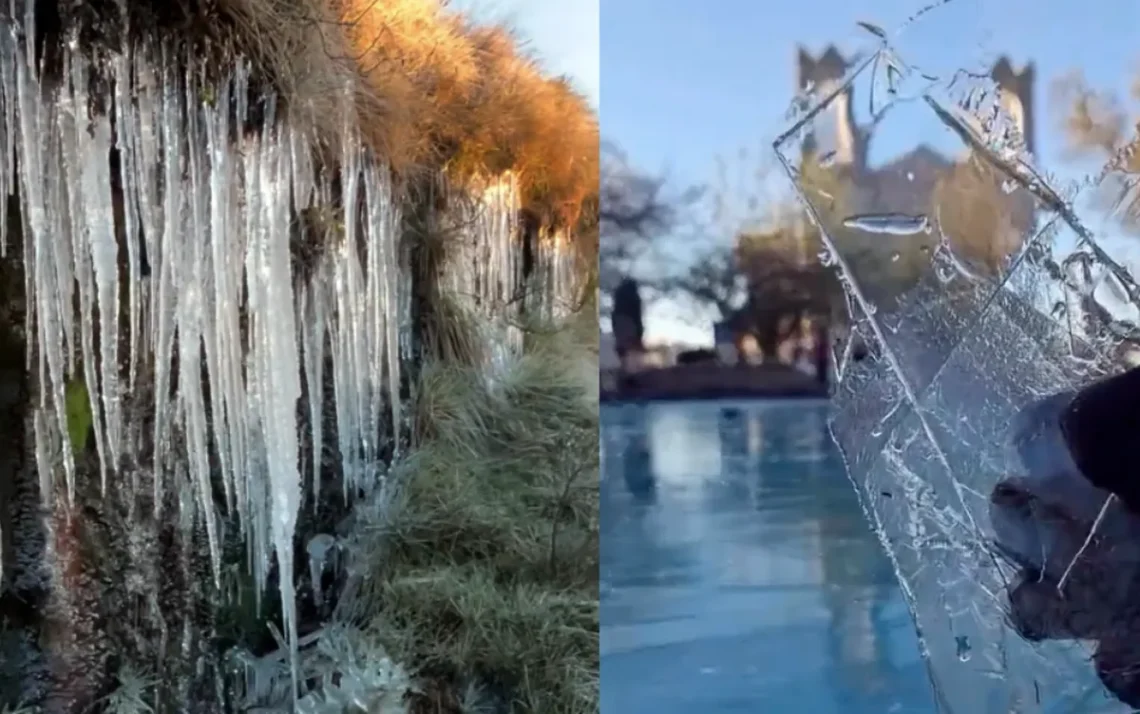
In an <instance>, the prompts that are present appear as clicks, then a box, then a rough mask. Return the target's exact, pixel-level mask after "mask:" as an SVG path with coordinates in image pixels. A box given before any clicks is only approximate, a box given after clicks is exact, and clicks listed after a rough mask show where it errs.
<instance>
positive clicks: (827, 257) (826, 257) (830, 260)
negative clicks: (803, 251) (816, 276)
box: [818, 247, 835, 268]
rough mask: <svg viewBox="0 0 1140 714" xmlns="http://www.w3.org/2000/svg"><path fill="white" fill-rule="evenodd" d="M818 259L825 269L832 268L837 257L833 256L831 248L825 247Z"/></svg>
mask: <svg viewBox="0 0 1140 714" xmlns="http://www.w3.org/2000/svg"><path fill="white" fill-rule="evenodd" d="M818 257H819V264H820V265H822V266H823V267H825V268H830V267H831V266H833V265H835V256H834V255H832V253H831V249H830V248H827V247H825V248H824V249H823V250H821V251H819V256H818Z"/></svg>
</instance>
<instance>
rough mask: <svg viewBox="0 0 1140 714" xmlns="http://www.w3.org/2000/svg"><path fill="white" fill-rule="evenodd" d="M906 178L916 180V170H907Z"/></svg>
mask: <svg viewBox="0 0 1140 714" xmlns="http://www.w3.org/2000/svg"><path fill="white" fill-rule="evenodd" d="M906 180H907V181H914V172H913V171H907V172H906Z"/></svg>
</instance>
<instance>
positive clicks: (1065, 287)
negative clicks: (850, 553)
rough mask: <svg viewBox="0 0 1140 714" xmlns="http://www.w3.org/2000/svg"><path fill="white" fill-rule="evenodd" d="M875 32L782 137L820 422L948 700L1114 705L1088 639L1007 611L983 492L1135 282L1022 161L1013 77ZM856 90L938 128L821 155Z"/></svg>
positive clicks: (1107, 346) (1092, 532)
mask: <svg viewBox="0 0 1140 714" xmlns="http://www.w3.org/2000/svg"><path fill="white" fill-rule="evenodd" d="M935 14H936V13H933V12H932V13H931V15H932V16H933V15H935ZM929 22H930V23H934V24H935V25H936V24H937V22H938V21H937V20H934V19H931V20H929ZM880 37H881V38H883V39H881V42H879V44H878V46H877V47H875V48H874V50H873V51H872V52H870V53H869V54H867V55H864V58H863V59H862V60H861V61H860V62H858V63H857V64H853V65H852V67H851V68H850V71H849V73H848V74H847V76H846V77H844V78H843V80H842V81H840V82H836V83H834V84H833V86H830V87H829V88H828V91H827V92H821V93H820V94H819V95H817V96H815V97H812V98H811V101H808V102H803V103H802V104H803V106H802V107H800V108H798V109H797V110H796V114H797V116H796V117H795V120H794V123H793V125H792V126H791V127H790V128H789V129H788V130H787V132H785V133H784V135H783V136H782V137H781V138H780V139H779V140H778V141H777V143H776V149H777V152H778V154H779V157H780V159H781V161H782V162H783V164H784V167H785V168H786V169H787V172H788V175H789V177H790V178H791V179H792V180H793V181H794V182H795V183H796V187H797V189H798V192H799V194H800V197H801V198H802V199H803V201H804V203H805V207H806V209H807V212H808V219H809V220H811V221H813V222H815V223H816V224H818V225H819V227H820V228H821V229H822V231H823V233H824V245H825V250H824V252H823V254H822V255H821V256H820V257H821V260H823V261H824V262H825V263H826V264H829V265H831V266H833V267H835V269H836V270H837V272H838V273H839V275H840V278H841V280H842V281H843V285H844V287H845V290H846V296H847V307H848V315H849V321H850V327H851V335H850V336H849V337H846V338H845V339H844V341H843V342H840V343H839V344H837V345H835V365H836V370H835V371H836V380H835V381H836V383H835V386H834V399H835V407H834V412H833V418H832V431H833V434H834V436H835V438H836V440H837V442H838V444H839V446H840V447H841V449H842V451H843V453H844V456H845V458H846V462H847V466H848V470H849V474H850V477H851V479H852V480H853V482H854V484H855V486H856V489H857V491H858V492H859V494H860V496H861V499H862V502H863V506H864V509H865V512H866V514H867V516H868V518H869V519H870V520H871V521H872V523H873V524H874V526H875V528H876V529H877V532H878V534H879V536H880V538H881V540H882V542H883V545H884V547H885V548H886V550H887V552H888V553H889V554H890V556H891V558H892V559H893V561H894V565H895V568H896V570H897V573H898V576H899V580H900V583H901V585H902V588H903V591H904V594H905V596H906V598H907V599H908V601H909V604H910V607H911V610H912V613H913V615H914V618H915V622H916V626H917V629H918V631H919V634H920V638H921V644H922V647H923V650H924V653H925V655H926V657H927V659H928V662H929V671H930V675H931V681H932V683H933V686H934V688H935V691H936V695H937V698H938V700H939V703H940V706H941V707H942V709H943V710H944V711H946V712H956V713H964V712H972V713H977V714H999V713H1005V712H1019V713H1020V714H1026V713H1029V712H1061V711H1065V712H1078V711H1079V712H1082V714H1083V713H1085V712H1118V711H1126V710H1127V709H1126V708H1125V707H1124V706H1123V705H1122V704H1120V703H1119V702H1117V701H1115V700H1114V698H1113V697H1111V696H1106V693H1105V691H1104V688H1103V687H1102V685H1101V683H1100V682H1099V681H1098V678H1097V675H1096V673H1095V672H1094V671H1093V667H1091V666H1090V665H1089V657H1090V650H1089V648H1088V647H1087V646H1086V645H1082V644H1080V643H1078V642H1076V641H1074V640H1071V639H1070V640H1068V641H1058V640H1049V641H1044V642H1040V643H1036V644H1030V643H1028V642H1027V641H1026V640H1024V639H1023V638H1022V637H1021V636H1019V634H1018V633H1017V632H1015V631H1013V630H1012V629H1010V628H1009V627H1008V626H1007V618H1006V615H1007V613H1008V612H1009V607H1010V605H1009V597H1008V594H1009V590H1010V587H1011V586H1012V585H1013V584H1014V583H1013V581H1014V579H1015V577H1016V575H1017V574H1016V572H1015V571H1016V568H1015V567H1014V566H1013V565H1012V564H1011V563H1010V562H1009V561H1008V560H1007V559H1006V558H1004V557H1003V556H1002V554H1000V553H998V552H996V551H995V549H994V548H993V547H992V542H993V540H994V538H995V533H994V529H993V525H992V523H991V520H990V500H991V493H992V492H993V490H994V487H995V485H996V484H998V483H999V482H1000V481H1002V480H1003V479H1006V478H1007V477H1009V476H1012V475H1016V474H1017V471H1018V469H1023V468H1024V464H1022V463H1021V462H1020V461H1019V460H1018V459H1017V458H1016V455H1015V454H1012V453H1011V451H1012V450H1011V449H1010V447H1009V430H1010V425H1011V424H1014V423H1015V421H1016V420H1015V417H1016V415H1017V414H1018V413H1019V412H1020V411H1021V410H1022V409H1023V408H1024V407H1026V406H1027V405H1029V404H1031V403H1032V402H1034V401H1036V400H1038V399H1041V398H1044V397H1048V396H1049V395H1053V394H1056V393H1059V392H1063V391H1065V390H1070V389H1073V388H1075V387H1077V386H1079V385H1081V384H1085V383H1087V382H1088V381H1090V380H1091V379H1094V378H1096V377H1098V376H1100V375H1103V374H1106V373H1111V372H1115V371H1118V370H1119V369H1120V365H1119V363H1118V360H1119V359H1120V357H1121V355H1122V354H1123V353H1124V351H1125V350H1124V347H1125V346H1126V345H1127V344H1128V339H1127V338H1133V337H1134V336H1135V335H1136V334H1137V333H1136V331H1137V328H1138V327H1140V324H1138V322H1140V321H1138V320H1137V317H1138V316H1140V299H1138V298H1140V290H1138V289H1137V284H1136V281H1135V279H1134V277H1133V276H1132V275H1131V274H1130V273H1129V271H1128V270H1126V269H1125V268H1124V267H1123V265H1124V262H1123V259H1122V258H1121V256H1120V251H1119V249H1118V248H1119V246H1117V245H1116V244H1114V243H1112V242H1111V241H1106V240H1100V239H1098V238H1097V237H1095V236H1094V235H1093V234H1092V233H1091V231H1089V230H1088V229H1087V228H1086V227H1085V224H1084V223H1083V222H1082V221H1081V219H1080V217H1079V216H1078V215H1077V208H1075V207H1076V206H1078V205H1079V202H1078V199H1079V198H1080V196H1079V195H1077V194H1076V193H1073V192H1068V191H1066V190H1064V189H1063V188H1062V187H1060V186H1059V185H1058V182H1057V181H1056V180H1055V179H1052V178H1050V177H1049V176H1048V175H1047V174H1045V173H1044V172H1043V171H1042V170H1041V169H1040V168H1038V167H1036V165H1035V164H1034V161H1033V158H1032V157H1031V156H1030V155H1029V153H1028V152H1027V151H1026V148H1025V146H1026V140H1027V139H1031V137H1025V136H1024V135H1023V133H1022V132H1023V131H1024V129H1025V125H1024V123H1022V124H1020V125H1019V123H1018V120H1019V119H1022V120H1023V119H1024V117H1023V116H1019V115H1017V114H1016V113H1011V112H1010V111H1009V110H1008V107H1009V105H1010V103H1009V102H1008V101H1003V97H1006V98H1007V97H1008V90H1006V91H1005V92H1004V93H1003V91H1000V88H999V87H997V86H995V84H994V83H993V82H988V81H986V80H981V79H969V78H968V77H979V76H980V77H984V76H986V74H987V73H988V70H987V68H985V67H977V68H974V67H966V68H965V69H966V70H968V71H967V72H963V73H950V72H947V73H946V74H945V75H940V76H932V74H931V71H930V70H929V69H927V70H926V71H925V73H924V72H920V71H919V70H917V69H911V68H910V66H909V65H908V64H907V63H906V61H905V60H906V59H907V57H906V56H905V53H904V52H903V51H902V50H900V49H898V48H897V47H894V46H888V45H887V44H886V42H887V41H886V39H885V35H881V36H880ZM928 39H929V38H928ZM916 46H918V47H921V44H920V43H919V44H916ZM852 92H854V93H856V94H858V95H859V96H860V98H867V97H869V98H870V102H871V111H872V112H873V113H875V114H876V115H877V116H876V119H877V120H879V121H882V120H883V119H885V121H884V122H883V124H882V126H884V127H889V126H891V125H895V126H900V125H905V126H907V127H908V132H910V134H908V135H914V133H915V132H916V131H923V127H925V128H926V129H925V131H926V132H927V134H922V135H920V136H921V138H922V139H924V140H926V141H927V142H928V145H931V146H936V147H939V148H940V149H941V147H942V146H943V145H945V144H946V143H947V141H946V138H947V137H950V139H951V143H952V144H953V146H948V147H946V148H945V149H943V150H942V151H941V152H940V154H935V153H934V152H932V151H931V150H930V149H929V148H927V147H926V146H924V147H922V148H920V149H917V150H916V151H914V152H912V153H910V154H907V155H905V156H903V157H900V158H899V159H898V160H897V161H894V162H890V163H888V164H887V165H886V166H885V167H883V168H882V169H875V168H872V167H870V166H868V165H866V164H865V163H864V164H858V162H857V161H856V163H855V164H849V165H843V166H836V165H835V164H834V160H833V158H831V157H833V156H834V150H833V149H830V148H829V147H827V145H826V141H827V137H826V136H823V133H824V129H823V126H824V125H825V124H826V120H827V117H829V116H831V115H833V114H834V109H835V106H836V102H841V101H843V100H844V99H846V100H848V101H849V100H850V96H851V94H852ZM905 100H913V101H905ZM861 101H862V99H861ZM857 106H862V104H861V103H859V104H857ZM850 133H851V134H852V135H854V136H858V137H864V138H866V137H867V136H869V135H867V134H864V133H861V132H850ZM856 156H858V153H856ZM965 218H969V219H970V220H972V221H974V223H972V224H971V223H969V222H964V221H965ZM859 342H862V343H863V345H865V346H866V348H867V357H866V358H865V359H861V360H857V359H855V358H853V355H855V354H857V353H858V352H860V351H861V350H858V349H856V348H855V346H856V344H857V343H859ZM1101 496H1102V501H1103V494H1101ZM1092 505H1093V507H1092V508H1091V510H1089V512H1088V513H1084V512H1083V511H1082V515H1081V520H1080V522H1079V523H1077V524H1076V525H1075V526H1074V527H1079V530H1080V535H1081V537H1082V538H1087V539H1088V540H1089V541H1093V540H1095V538H1096V535H1097V534H1096V531H1097V530H1098V529H1101V528H1109V529H1112V528H1118V529H1119V527H1120V524H1118V523H1115V522H1113V518H1115V516H1113V517H1108V518H1104V517H1098V516H1097V514H1098V513H1100V515H1101V516H1103V515H1104V513H1105V506H1104V503H1097V504H1092ZM1110 505H1111V504H1110ZM1086 510H1088V509H1086ZM1108 512H1109V513H1110V515H1111V509H1110V510H1109V511H1108ZM1086 516H1087V517H1086ZM1103 533H1104V532H1102V534H1103ZM1078 540H1079V539H1078ZM1070 545H1072V544H1070ZM1075 545H1077V546H1079V545H1081V543H1079V542H1078V543H1076V544H1075ZM1074 550H1075V548H1074ZM1076 557H1078V558H1079V557H1081V556H1080V555H1077V556H1076Z"/></svg>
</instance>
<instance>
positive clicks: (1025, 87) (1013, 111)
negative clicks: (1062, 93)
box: [990, 55, 1037, 155]
mask: <svg viewBox="0 0 1140 714" xmlns="http://www.w3.org/2000/svg"><path fill="white" fill-rule="evenodd" d="M990 76H991V77H992V78H993V80H994V82H995V83H996V84H997V86H998V91H999V92H1000V101H1001V106H1002V109H1003V110H1005V112H1006V113H1007V114H1009V116H1010V117H1011V118H1012V119H1013V121H1014V123H1015V124H1016V126H1017V128H1018V130H1019V131H1020V132H1021V136H1022V139H1023V140H1024V141H1025V149H1026V151H1028V152H1029V153H1030V154H1031V155H1033V154H1035V153H1036V151H1035V150H1036V146H1035V142H1034V139H1035V136H1034V116H1033V82H1034V81H1035V79H1036V76H1037V70H1036V68H1035V67H1034V65H1033V63H1032V62H1029V63H1027V64H1026V65H1025V66H1024V67H1023V68H1022V69H1021V71H1017V70H1015V69H1014V67H1013V63H1012V62H1011V61H1010V59H1009V57H1007V56H1005V55H1002V56H1001V57H999V58H998V61H997V62H996V63H994V66H993V69H992V70H991V71H990Z"/></svg>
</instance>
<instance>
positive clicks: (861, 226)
mask: <svg viewBox="0 0 1140 714" xmlns="http://www.w3.org/2000/svg"><path fill="white" fill-rule="evenodd" d="M843 225H844V226H846V227H847V228H854V229H856V230H861V231H866V232H867V233H880V234H884V235H897V236H909V235H917V234H919V233H929V232H930V230H931V228H930V219H929V218H927V217H926V215H917V216H914V215H910V214H906V213H866V214H860V215H856V216H849V217H847V218H845V219H843Z"/></svg>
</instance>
